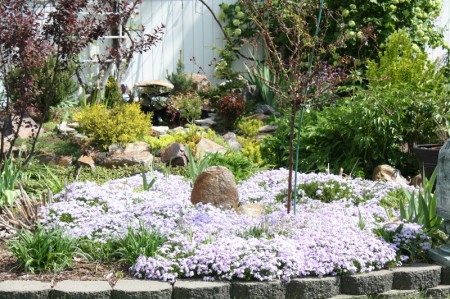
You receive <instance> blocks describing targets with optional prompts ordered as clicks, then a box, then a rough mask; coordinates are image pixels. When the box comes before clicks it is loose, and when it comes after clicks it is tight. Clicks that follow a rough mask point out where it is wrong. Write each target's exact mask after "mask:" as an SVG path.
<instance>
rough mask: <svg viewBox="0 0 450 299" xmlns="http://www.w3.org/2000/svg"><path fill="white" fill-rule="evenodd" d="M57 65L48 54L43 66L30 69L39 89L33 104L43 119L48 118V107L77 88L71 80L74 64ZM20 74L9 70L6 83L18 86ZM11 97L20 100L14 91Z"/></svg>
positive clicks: (68, 96)
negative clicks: (61, 67)
mask: <svg viewBox="0 0 450 299" xmlns="http://www.w3.org/2000/svg"><path fill="white" fill-rule="evenodd" d="M59 67H60V66H59ZM59 67H57V66H56V59H55V57H54V56H52V55H50V56H48V58H47V59H46V61H45V64H44V65H43V66H41V67H36V69H33V70H32V73H33V76H34V77H35V80H36V81H35V86H36V88H37V89H38V90H40V91H41V92H40V94H39V95H38V96H37V97H36V99H35V101H36V103H35V104H36V106H37V108H38V109H39V111H40V112H42V113H44V115H45V120H48V118H49V116H50V115H49V114H48V112H49V109H50V107H55V106H57V105H58V104H60V103H62V102H64V101H65V100H67V99H68V98H70V97H71V96H72V95H73V94H74V93H75V92H76V91H77V88H78V84H77V83H76V82H75V81H74V80H73V78H74V74H75V68H76V65H75V64H74V63H69V64H68V65H67V68H66V69H60V68H59ZM21 76H22V74H21V73H20V72H19V71H18V70H11V71H10V74H9V76H7V79H8V82H7V84H9V85H10V86H14V87H15V88H20V84H21V79H20V78H21ZM50 92H51V93H50ZM12 99H13V101H18V100H20V99H19V98H18V95H16V94H14V92H13V94H12Z"/></svg>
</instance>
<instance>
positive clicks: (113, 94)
mask: <svg viewBox="0 0 450 299" xmlns="http://www.w3.org/2000/svg"><path fill="white" fill-rule="evenodd" d="M102 102H103V105H105V106H106V107H108V108H113V107H114V106H116V105H117V104H120V103H123V97H122V91H121V90H120V87H119V85H118V84H117V81H116V79H115V78H114V76H112V75H110V76H109V77H108V81H107V82H106V85H105V94H104V95H103V101H102Z"/></svg>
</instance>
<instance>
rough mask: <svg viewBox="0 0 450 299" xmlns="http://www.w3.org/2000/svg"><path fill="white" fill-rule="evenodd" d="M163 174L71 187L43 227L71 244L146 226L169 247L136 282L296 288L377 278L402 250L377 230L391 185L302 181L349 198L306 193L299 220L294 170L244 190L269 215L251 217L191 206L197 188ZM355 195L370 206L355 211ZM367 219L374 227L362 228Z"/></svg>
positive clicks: (142, 262)
mask: <svg viewBox="0 0 450 299" xmlns="http://www.w3.org/2000/svg"><path fill="white" fill-rule="evenodd" d="M155 176H156V177H157V180H156V183H155V184H154V185H153V186H152V188H151V190H148V191H145V192H142V191H141V190H142V188H141V187H142V186H141V185H142V179H141V177H140V176H139V175H136V176H133V177H130V178H125V179H119V180H113V181H110V182H108V183H106V184H103V185H101V186H100V185H97V184H94V183H89V182H85V183H82V184H81V183H75V184H72V185H70V186H68V187H67V189H66V190H64V191H63V192H62V193H61V194H59V195H57V198H58V199H59V202H56V203H54V204H52V205H50V206H48V207H46V208H44V210H42V211H41V223H43V224H44V225H45V226H47V227H54V226H59V227H61V228H62V229H63V230H64V231H65V233H66V234H67V235H68V236H70V237H73V238H81V237H87V238H90V239H93V240H97V241H99V242H102V241H105V240H108V239H111V238H120V237H121V236H123V235H124V234H125V232H126V229H127V227H129V226H131V227H136V228H137V227H138V226H139V221H140V220H142V221H144V223H145V225H146V226H147V227H148V228H152V229H157V230H158V231H159V232H160V233H161V234H163V235H164V236H165V237H166V238H167V240H168V241H167V242H166V243H165V244H164V245H163V246H161V247H160V248H159V249H158V250H157V252H156V255H155V256H153V257H145V256H141V257H140V258H139V259H138V260H137V261H136V263H135V264H134V265H133V266H132V267H131V268H130V270H131V273H132V274H133V275H134V276H136V277H138V278H146V279H159V280H166V281H174V280H175V279H177V278H178V277H198V278H200V277H201V278H203V279H205V280H214V279H226V280H230V279H245V280H251V279H256V280H272V279H284V280H286V281H288V280H289V279H291V278H292V277H305V276H311V275H314V276H323V275H338V274H342V273H355V272H366V271H372V270H374V269H380V268H383V267H384V266H385V265H386V264H388V263H392V262H395V261H396V249H397V248H396V247H395V246H393V245H391V244H389V243H388V242H386V241H385V240H383V239H382V238H380V237H378V236H377V235H376V234H374V233H373V228H375V227H378V226H379V221H387V218H388V217H387V215H386V212H385V210H384V209H383V208H381V207H380V206H379V205H378V203H379V201H380V200H381V198H382V197H383V196H384V195H386V194H387V193H386V192H388V190H390V189H392V188H394V187H393V186H392V185H389V184H384V183H374V182H369V181H364V180H350V179H345V178H340V177H337V176H330V175H324V174H299V182H300V184H306V183H308V182H313V181H316V182H321V184H327V182H331V181H332V182H339V183H340V184H342V186H345V188H349V191H348V192H345V194H351V196H348V198H347V197H343V198H338V199H336V200H333V201H330V202H329V203H325V202H322V201H320V200H317V199H314V198H309V197H308V196H307V195H305V194H304V196H303V197H302V201H301V203H300V202H299V204H298V205H297V209H296V214H295V215H294V214H292V213H291V214H287V213H286V211H285V202H284V194H285V193H286V188H287V178H288V173H287V170H285V169H281V170H270V171H263V172H260V173H258V174H256V175H255V176H254V177H252V178H250V179H248V180H247V181H245V182H243V183H242V184H240V185H239V186H238V188H239V193H240V201H241V204H242V205H244V204H247V203H258V204H260V205H262V206H264V208H265V214H263V215H261V216H259V217H248V216H244V215H240V214H237V213H236V212H235V211H234V210H221V209H218V208H215V207H213V206H211V205H202V204H197V205H192V204H191V202H190V193H191V190H192V189H191V187H190V185H189V183H188V182H187V181H185V180H183V178H182V177H179V176H174V175H169V176H167V175H166V176H165V175H163V174H161V173H159V172H155ZM333 184H334V183H333ZM300 193H301V191H300ZM357 197H364V200H363V201H360V202H359V204H358V205H355V204H354V202H355V198H357ZM360 217H363V218H364V220H365V222H366V225H365V227H364V228H363V229H361V227H360V226H359V225H358V223H359V221H360ZM399 238H400V237H399ZM403 238H406V236H405V235H404V236H403ZM399 240H400V239H399ZM402 240H403V239H402Z"/></svg>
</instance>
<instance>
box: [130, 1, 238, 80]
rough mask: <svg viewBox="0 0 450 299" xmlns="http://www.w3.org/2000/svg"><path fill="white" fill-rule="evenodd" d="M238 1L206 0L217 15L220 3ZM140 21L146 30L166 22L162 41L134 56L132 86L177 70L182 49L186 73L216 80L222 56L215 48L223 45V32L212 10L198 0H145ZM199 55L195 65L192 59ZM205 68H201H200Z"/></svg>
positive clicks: (131, 68) (131, 76)
mask: <svg viewBox="0 0 450 299" xmlns="http://www.w3.org/2000/svg"><path fill="white" fill-rule="evenodd" d="M222 2H227V3H233V2H234V0H206V3H207V4H208V5H209V6H210V7H211V8H212V9H213V10H214V12H215V13H216V15H219V13H220V7H219V4H220V3H222ZM140 11H141V12H140V16H139V18H140V19H139V22H141V23H142V24H143V25H144V26H145V27H146V33H149V32H151V30H153V28H154V27H155V26H158V25H160V24H161V23H163V24H164V25H165V26H166V28H165V29H164V36H163V38H162V41H161V42H159V43H158V44H157V46H156V47H154V48H153V49H152V50H150V51H149V52H147V53H144V54H138V55H136V56H135V58H134V59H133V62H132V63H131V65H130V67H129V69H128V72H127V74H126V76H124V81H125V83H127V84H128V86H132V85H134V83H136V82H138V81H140V80H158V79H165V78H166V76H167V71H168V72H169V73H172V72H175V70H176V64H177V61H178V58H179V53H180V50H182V55H183V61H184V64H185V72H186V73H187V72H196V73H201V74H205V75H207V76H208V77H209V78H210V80H211V81H213V83H218V81H217V80H216V79H214V78H213V73H214V59H215V58H216V59H217V58H218V55H217V52H216V51H215V50H214V47H222V46H223V45H224V43H223V34H222V32H221V30H220V27H219V26H218V24H217V23H216V22H215V20H214V19H213V17H212V15H211V13H210V12H209V11H208V9H207V8H206V7H205V6H204V5H203V4H202V3H201V2H199V1H197V0H143V1H142V4H141V10H140ZM193 57H194V58H195V61H196V64H197V65H194V64H193V63H192V62H191V61H190V60H191V59H192V58H193ZM199 67H201V69H200V68H199Z"/></svg>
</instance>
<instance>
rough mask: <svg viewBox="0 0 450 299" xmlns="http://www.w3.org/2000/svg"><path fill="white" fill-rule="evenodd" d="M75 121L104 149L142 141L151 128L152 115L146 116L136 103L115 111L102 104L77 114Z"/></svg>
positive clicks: (117, 107)
mask: <svg viewBox="0 0 450 299" xmlns="http://www.w3.org/2000/svg"><path fill="white" fill-rule="evenodd" d="M74 119H75V120H77V121H78V122H79V124H80V128H81V130H83V131H84V132H85V133H87V134H88V135H89V136H90V137H92V139H93V141H94V143H95V144H96V145H98V146H100V147H101V148H103V149H107V148H108V146H110V145H111V144H113V143H120V144H126V143H129V142H133V141H137V140H142V139H143V138H144V136H145V135H146V134H147V133H148V132H149V128H150V126H151V120H150V119H151V115H148V114H147V115H146V114H144V112H142V111H141V108H140V106H139V105H138V104H136V103H133V104H128V105H119V106H116V107H114V108H113V109H108V108H107V107H106V106H104V105H101V104H96V105H92V106H88V107H86V109H84V110H82V111H81V112H79V113H77V114H75V115H74Z"/></svg>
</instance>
